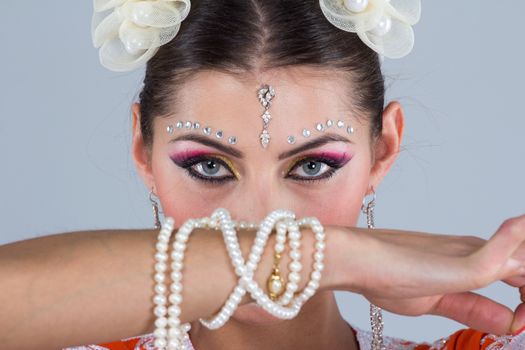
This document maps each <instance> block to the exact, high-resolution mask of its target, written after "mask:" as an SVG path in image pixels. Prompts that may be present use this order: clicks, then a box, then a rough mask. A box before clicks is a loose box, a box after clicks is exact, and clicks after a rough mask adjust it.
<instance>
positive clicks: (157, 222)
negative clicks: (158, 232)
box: [149, 188, 160, 229]
mask: <svg viewBox="0 0 525 350" xmlns="http://www.w3.org/2000/svg"><path fill="white" fill-rule="evenodd" d="M153 196H155V197H157V195H156V194H155V193H153V188H152V189H151V191H150V192H149V201H150V202H151V207H152V209H153V218H154V220H155V226H154V227H155V228H156V229H160V218H159V203H158V202H157V200H156V199H155V198H153ZM157 198H158V197H157Z"/></svg>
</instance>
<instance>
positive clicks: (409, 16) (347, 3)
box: [91, 0, 421, 72]
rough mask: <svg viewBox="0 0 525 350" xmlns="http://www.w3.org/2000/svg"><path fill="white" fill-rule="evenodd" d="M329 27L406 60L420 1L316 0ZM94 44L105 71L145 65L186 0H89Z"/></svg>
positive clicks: (173, 28) (174, 29) (170, 33)
mask: <svg viewBox="0 0 525 350" xmlns="http://www.w3.org/2000/svg"><path fill="white" fill-rule="evenodd" d="M319 4H320V7H321V10H322V12H323V14H324V15H325V17H326V18H327V19H328V21H329V22H330V23H332V24H333V25H334V26H336V27H337V28H339V29H342V30H344V31H347V32H353V33H357V35H358V36H359V38H360V39H361V40H362V41H363V42H364V43H365V44H366V45H367V46H369V47H370V48H371V49H372V50H374V51H376V52H377V53H379V54H380V55H381V56H385V57H388V58H401V57H403V56H406V55H407V54H408V53H409V52H410V51H411V50H412V48H413V46H414V31H413V29H412V25H414V24H416V23H417V22H418V21H419V18H420V16H421V0H319ZM93 5H94V13H93V18H92V23H91V34H92V38H93V45H94V46H95V47H96V48H99V58H100V63H101V64H102V65H103V66H104V67H106V68H107V69H109V70H112V71H117V72H123V71H130V70H133V69H135V68H138V67H140V66H142V65H143V64H145V63H146V62H147V61H148V60H149V59H150V58H151V57H153V55H155V53H156V52H157V51H158V49H159V47H160V46H162V45H164V44H166V43H168V42H169V41H171V40H172V39H173V38H174V37H175V35H176V34H177V33H178V31H179V29H180V25H181V23H182V21H183V20H184V19H185V18H186V17H187V16H188V13H189V11H190V7H191V4H190V0H93Z"/></svg>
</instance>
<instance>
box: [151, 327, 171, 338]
mask: <svg viewBox="0 0 525 350" xmlns="http://www.w3.org/2000/svg"><path fill="white" fill-rule="evenodd" d="M153 334H154V335H155V336H156V337H159V338H160V337H165V336H166V335H168V332H167V331H166V328H161V327H158V328H157V329H155V331H154V332H153Z"/></svg>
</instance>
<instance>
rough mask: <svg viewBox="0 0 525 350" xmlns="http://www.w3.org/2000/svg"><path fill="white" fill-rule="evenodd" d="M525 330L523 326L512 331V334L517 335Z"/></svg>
mask: <svg viewBox="0 0 525 350" xmlns="http://www.w3.org/2000/svg"><path fill="white" fill-rule="evenodd" d="M524 330H525V326H523V327H521V328H520V329H518V330H517V331H516V332H514V333H512V335H514V336H516V335H518V334H520V333H521V332H523V331H524Z"/></svg>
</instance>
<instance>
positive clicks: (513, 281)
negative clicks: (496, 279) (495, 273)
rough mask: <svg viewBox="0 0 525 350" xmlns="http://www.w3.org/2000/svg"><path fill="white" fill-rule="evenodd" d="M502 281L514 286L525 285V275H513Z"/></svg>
mask: <svg viewBox="0 0 525 350" xmlns="http://www.w3.org/2000/svg"><path fill="white" fill-rule="evenodd" d="M502 282H504V283H506V284H508V285H509V286H512V287H521V286H525V276H512V277H509V278H507V279H504V280H502Z"/></svg>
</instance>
